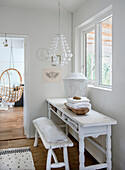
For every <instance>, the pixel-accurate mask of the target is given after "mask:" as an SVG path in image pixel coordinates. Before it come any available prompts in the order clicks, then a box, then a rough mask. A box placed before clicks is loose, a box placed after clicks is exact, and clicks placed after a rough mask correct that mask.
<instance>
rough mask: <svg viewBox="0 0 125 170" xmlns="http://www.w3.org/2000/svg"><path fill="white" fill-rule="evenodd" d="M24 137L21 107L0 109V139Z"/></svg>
mask: <svg viewBox="0 0 125 170" xmlns="http://www.w3.org/2000/svg"><path fill="white" fill-rule="evenodd" d="M19 138H25V136H24V126H23V107H13V108H9V109H8V110H6V111H5V110H4V111H2V110H0V140H11V139H19Z"/></svg>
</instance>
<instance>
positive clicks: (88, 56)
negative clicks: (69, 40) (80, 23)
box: [85, 29, 95, 80]
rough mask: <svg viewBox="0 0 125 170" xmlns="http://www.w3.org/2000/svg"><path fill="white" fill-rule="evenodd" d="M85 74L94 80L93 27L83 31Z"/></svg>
mask: <svg viewBox="0 0 125 170" xmlns="http://www.w3.org/2000/svg"><path fill="white" fill-rule="evenodd" d="M85 66H86V69H85V71H86V72H85V74H86V76H87V78H88V79H89V80H95V29H92V30H91V31H89V32H87V33H85Z"/></svg>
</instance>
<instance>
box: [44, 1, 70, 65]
mask: <svg viewBox="0 0 125 170" xmlns="http://www.w3.org/2000/svg"><path fill="white" fill-rule="evenodd" d="M58 6H59V33H58V34H56V36H55V38H54V40H53V41H52V44H51V46H50V48H49V50H48V53H47V58H48V60H49V61H51V63H52V66H63V65H64V64H67V63H68V62H69V61H70V60H71V58H72V56H73V55H72V53H71V51H70V49H69V46H68V44H67V41H66V38H65V36H64V35H63V34H61V33H60V2H58Z"/></svg>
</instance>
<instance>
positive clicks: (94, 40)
mask: <svg viewBox="0 0 125 170" xmlns="http://www.w3.org/2000/svg"><path fill="white" fill-rule="evenodd" d="M83 35H84V36H83V37H84V38H83V41H84V43H83V44H84V46H83V47H82V48H83V53H84V64H83V65H84V66H85V67H84V72H85V75H86V77H87V78H88V79H89V82H90V83H92V84H95V85H97V86H106V87H109V88H110V87H111V86H112V16H108V17H106V18H103V19H102V20H100V21H98V22H96V23H95V24H93V26H92V27H89V29H86V30H85V31H83Z"/></svg>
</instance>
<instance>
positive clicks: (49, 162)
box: [46, 148, 52, 170]
mask: <svg viewBox="0 0 125 170" xmlns="http://www.w3.org/2000/svg"><path fill="white" fill-rule="evenodd" d="M51 156H52V149H51V148H50V149H49V150H48V154H47V163H46V170H51Z"/></svg>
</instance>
